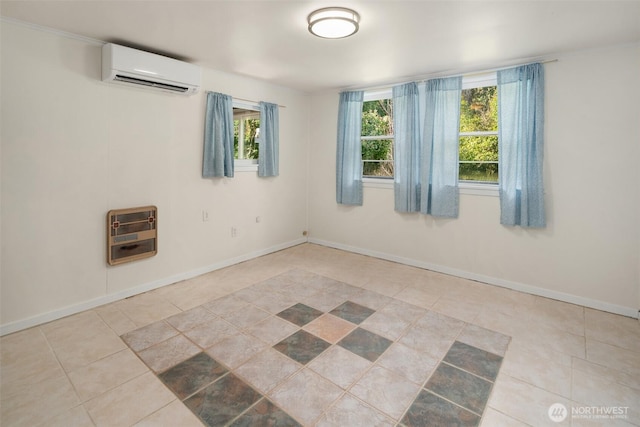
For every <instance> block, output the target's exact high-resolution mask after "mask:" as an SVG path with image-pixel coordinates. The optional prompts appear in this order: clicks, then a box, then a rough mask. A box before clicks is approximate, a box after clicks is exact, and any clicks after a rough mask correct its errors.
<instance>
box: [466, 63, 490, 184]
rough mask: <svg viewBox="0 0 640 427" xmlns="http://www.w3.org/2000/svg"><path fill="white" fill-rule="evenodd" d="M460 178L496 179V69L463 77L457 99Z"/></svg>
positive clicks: (480, 181)
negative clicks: (460, 91) (458, 101)
mask: <svg viewBox="0 0 640 427" xmlns="http://www.w3.org/2000/svg"><path fill="white" fill-rule="evenodd" d="M459 162H460V164H459V180H460V181H462V182H475V183H490V184H497V183H498V177H499V174H498V172H499V171H498V88H497V83H496V75H495V73H491V74H489V75H483V76H475V77H465V78H464V80H463V89H462V96H461V99H460V146H459Z"/></svg>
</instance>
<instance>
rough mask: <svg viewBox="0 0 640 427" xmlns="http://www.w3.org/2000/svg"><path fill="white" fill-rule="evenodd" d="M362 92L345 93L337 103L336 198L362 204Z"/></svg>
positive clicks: (346, 203)
mask: <svg viewBox="0 0 640 427" xmlns="http://www.w3.org/2000/svg"><path fill="white" fill-rule="evenodd" d="M363 100H364V92H363V91H354V92H343V93H341V94H340V104H339V105H338V144H337V145H338V147H337V153H336V201H337V202H338V203H339V204H343V205H358V206H361V205H362V145H361V142H360V137H361V134H362V103H363Z"/></svg>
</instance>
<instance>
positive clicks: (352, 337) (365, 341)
mask: <svg viewBox="0 0 640 427" xmlns="http://www.w3.org/2000/svg"><path fill="white" fill-rule="evenodd" d="M338 345H339V346H340V347H342V348H345V349H347V350H349V351H351V352H353V353H355V354H357V355H358V356H361V357H364V358H365V359H367V360H369V361H371V362H375V361H376V359H377V358H378V357H380V355H381V354H382V353H384V351H385V350H386V349H387V348H389V346H390V345H391V341H390V340H388V339H386V338H384V337H381V336H380V335H377V334H374V333H373V332H369V331H367V330H366V329H362V328H358V329H356V330H354V331H353V332H351V333H350V334H349V335H347V336H346V337H344V338H343V339H342V340H341V341H340V342H339V343H338Z"/></svg>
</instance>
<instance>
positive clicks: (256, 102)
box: [231, 96, 287, 108]
mask: <svg viewBox="0 0 640 427" xmlns="http://www.w3.org/2000/svg"><path fill="white" fill-rule="evenodd" d="M231 98H233V99H236V100H238V101H244V102H250V103H252V104H258V103H259V102H260V101H254V100H252V99H244V98H236V97H235V96H232V97H231ZM265 102H266V101H265ZM277 105H278V107H280V108H287V106H286V105H280V104H277Z"/></svg>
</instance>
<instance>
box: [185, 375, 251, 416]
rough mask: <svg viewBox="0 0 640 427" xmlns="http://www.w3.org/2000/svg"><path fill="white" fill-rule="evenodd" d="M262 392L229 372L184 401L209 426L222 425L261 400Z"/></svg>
mask: <svg viewBox="0 0 640 427" xmlns="http://www.w3.org/2000/svg"><path fill="white" fill-rule="evenodd" d="M261 397H262V396H261V395H260V393H258V392H257V391H255V390H254V389H252V388H251V387H249V386H248V385H246V384H245V383H244V382H242V380H240V378H238V377H236V376H235V375H233V374H232V373H229V374H227V375H225V376H223V377H222V378H220V379H219V380H217V381H216V382H214V383H213V384H211V385H209V386H208V387H206V388H204V389H203V390H200V391H199V392H197V393H196V394H194V395H193V396H191V397H189V398H188V399H186V400H185V401H184V403H185V405H187V407H188V408H189V409H191V411H193V413H194V414H196V415H197V416H198V417H199V418H200V419H201V420H202V422H204V423H205V425H207V426H212V427H213V426H222V425H225V424H226V423H228V422H229V421H231V420H233V419H234V418H236V417H237V416H238V415H240V414H242V413H243V412H244V411H245V410H247V409H248V408H249V407H250V406H251V405H253V404H254V403H256V402H257V401H258V400H260V398H261Z"/></svg>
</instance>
